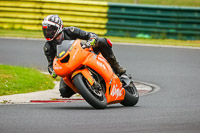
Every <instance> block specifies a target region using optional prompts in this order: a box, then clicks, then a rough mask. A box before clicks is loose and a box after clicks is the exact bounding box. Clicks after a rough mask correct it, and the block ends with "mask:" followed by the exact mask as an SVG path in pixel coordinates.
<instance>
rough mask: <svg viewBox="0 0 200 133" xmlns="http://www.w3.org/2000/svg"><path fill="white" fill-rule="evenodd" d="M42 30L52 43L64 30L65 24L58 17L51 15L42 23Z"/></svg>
mask: <svg viewBox="0 0 200 133" xmlns="http://www.w3.org/2000/svg"><path fill="white" fill-rule="evenodd" d="M42 30H43V34H44V37H45V38H46V40H47V41H52V40H53V39H54V38H55V37H57V36H58V35H59V34H60V33H61V32H62V30H63V22H62V20H61V19H60V17H59V16H58V15H49V16H47V17H46V18H44V20H43V22H42Z"/></svg>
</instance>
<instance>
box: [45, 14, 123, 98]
mask: <svg viewBox="0 0 200 133" xmlns="http://www.w3.org/2000/svg"><path fill="white" fill-rule="evenodd" d="M42 30H43V34H44V37H45V38H46V40H47V41H46V43H45V45H44V53H45V55H46V58H47V61H48V71H49V73H50V74H51V75H52V77H53V78H56V76H57V75H56V74H55V72H54V70H53V59H54V57H55V55H56V47H57V45H59V44H61V43H62V41H63V40H76V39H83V40H89V41H88V42H89V44H90V45H91V46H92V47H93V50H94V52H96V53H98V52H101V54H102V55H103V56H104V58H106V60H107V61H108V62H109V64H110V65H111V67H112V69H113V70H114V72H115V73H116V74H118V75H122V74H124V73H125V72H126V69H125V68H123V67H121V66H120V65H119V63H118V62H117V61H116V58H115V56H114V53H113V51H112V43H111V42H110V40H109V39H106V38H100V37H98V36H97V35H96V34H94V33H91V32H86V31H83V30H81V29H79V28H76V27H63V22H62V20H61V19H60V17H59V16H58V15H49V16H47V17H46V18H44V21H43V22H42ZM59 90H60V93H61V96H62V97H68V98H69V97H71V96H72V95H73V94H74V91H73V90H72V89H71V88H70V87H68V86H67V85H66V84H65V83H64V81H63V79H62V78H61V81H60V88H59Z"/></svg>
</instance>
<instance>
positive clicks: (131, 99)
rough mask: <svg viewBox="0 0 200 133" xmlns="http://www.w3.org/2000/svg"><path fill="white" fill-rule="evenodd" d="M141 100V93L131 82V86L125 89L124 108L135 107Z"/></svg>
mask: <svg viewBox="0 0 200 133" xmlns="http://www.w3.org/2000/svg"><path fill="white" fill-rule="evenodd" d="M138 100H139V93H138V91H137V89H136V87H135V85H134V83H133V81H131V83H130V85H129V86H128V87H126V88H125V97H124V100H123V101H122V102H121V104H122V105H124V106H134V105H136V104H137V103H138Z"/></svg>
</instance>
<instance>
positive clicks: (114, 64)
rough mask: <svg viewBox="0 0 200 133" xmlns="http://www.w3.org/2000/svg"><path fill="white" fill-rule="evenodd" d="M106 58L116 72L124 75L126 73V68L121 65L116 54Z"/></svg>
mask: <svg viewBox="0 0 200 133" xmlns="http://www.w3.org/2000/svg"><path fill="white" fill-rule="evenodd" d="M106 59H107V61H108V63H109V64H110V65H111V67H112V69H113V70H114V72H115V73H116V74H119V75H122V74H125V73H126V68H124V67H122V66H120V65H119V62H117V60H116V57H115V56H114V54H113V55H112V56H110V57H107V58H106Z"/></svg>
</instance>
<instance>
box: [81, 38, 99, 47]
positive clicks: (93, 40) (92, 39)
mask: <svg viewBox="0 0 200 133" xmlns="http://www.w3.org/2000/svg"><path fill="white" fill-rule="evenodd" d="M95 43H96V39H95V38H90V39H89V40H88V41H87V42H86V43H85V44H84V45H83V48H89V47H91V46H94V45H95Z"/></svg>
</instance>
